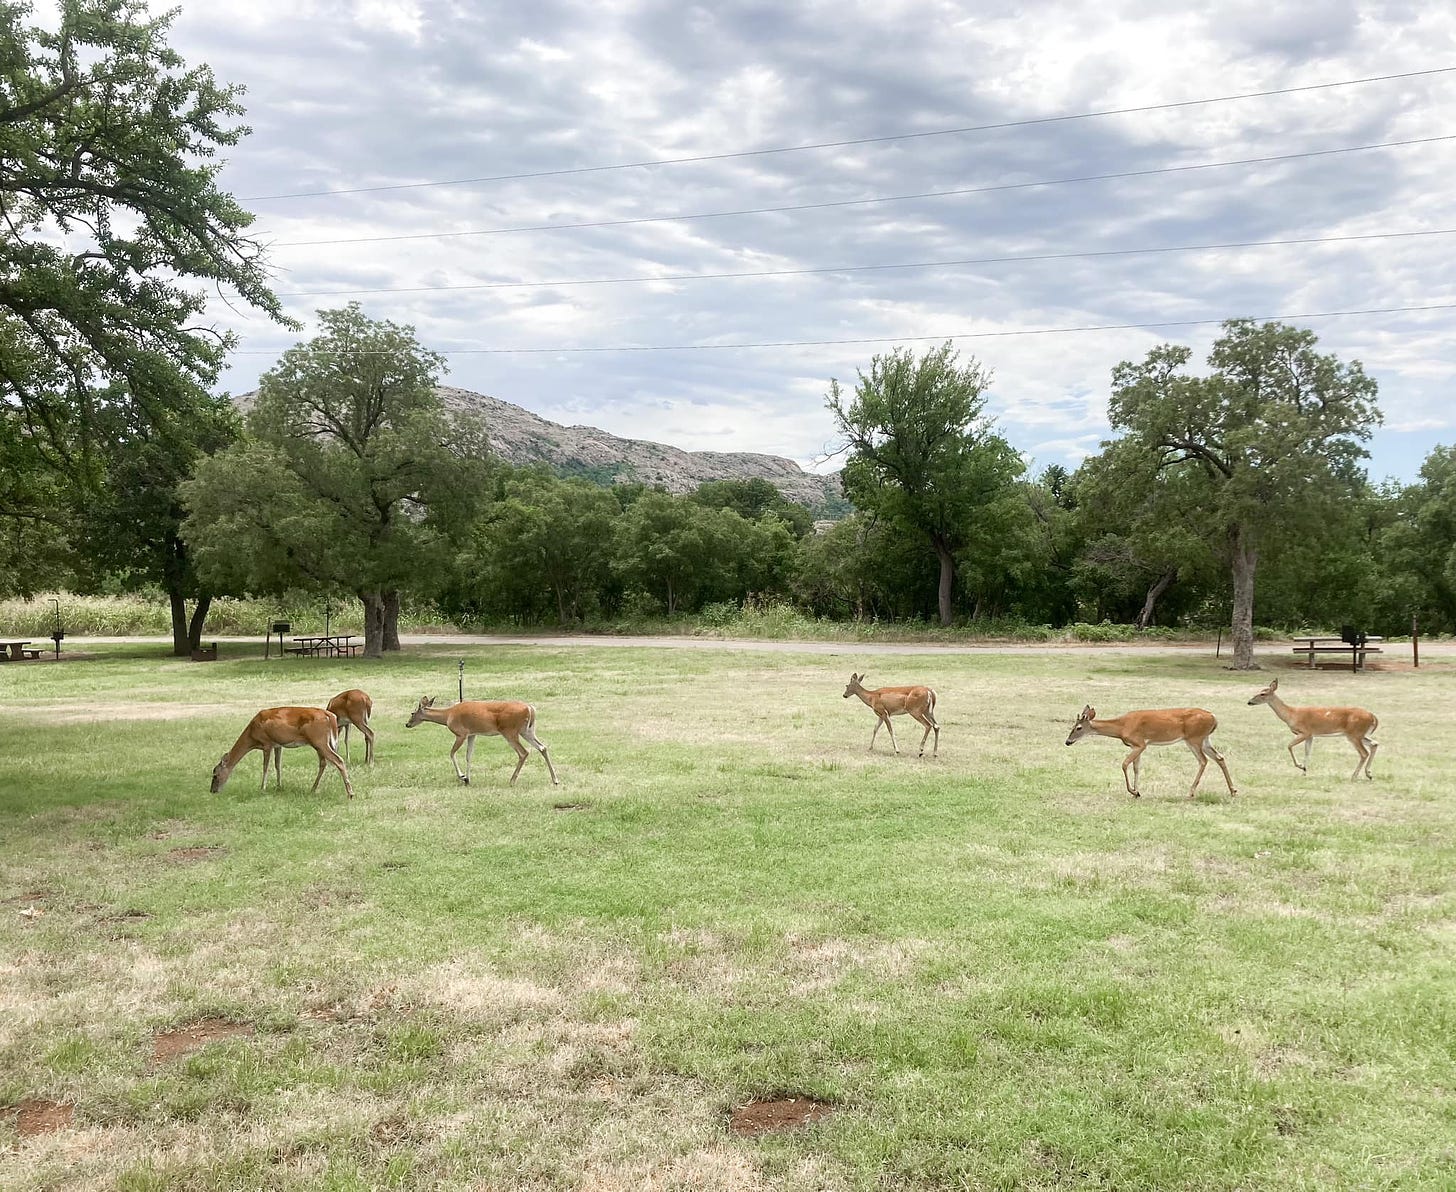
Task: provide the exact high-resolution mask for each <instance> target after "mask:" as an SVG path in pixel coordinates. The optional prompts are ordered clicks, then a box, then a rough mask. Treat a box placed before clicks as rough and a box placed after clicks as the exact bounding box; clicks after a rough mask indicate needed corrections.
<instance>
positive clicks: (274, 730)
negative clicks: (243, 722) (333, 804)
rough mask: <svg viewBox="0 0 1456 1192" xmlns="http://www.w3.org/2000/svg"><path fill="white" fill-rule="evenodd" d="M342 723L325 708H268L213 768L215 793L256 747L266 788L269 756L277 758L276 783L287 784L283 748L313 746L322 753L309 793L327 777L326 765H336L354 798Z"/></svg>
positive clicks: (213, 789) (346, 787)
mask: <svg viewBox="0 0 1456 1192" xmlns="http://www.w3.org/2000/svg"><path fill="white" fill-rule="evenodd" d="M338 744H339V722H338V720H337V718H336V717H335V716H334V714H333V713H332V712H326V711H324V710H323V709H322V708H264V709H263V710H262V711H261V712H259V713H258V714H257V715H256V716H254V717H253V719H251V720H250V721H248V727H247V728H245V729H243V732H242V736H240V737H239V738H238V739H237V741H236V742H235V743H234V744H233V747H232V748H231V749H229V750H228V751H227V753H225V754H223V757H222V761H220V762H218V763H217V765H216V766H214V767H213V770H212V793H213V794H217V792H218V791H220V790H222V788H223V787H224V786H225V785H226V784H227V780H228V779H229V778H231V777H232V773H233V767H234V766H236V765H237V764H238V762H240V761H242V759H243V758H244V757H246V756H247V755H248V754H250V753H252V752H253V750H255V749H261V750H262V751H263V786H262V789H263V790H267V789H268V759H269V757H270V756H271V757H272V759H273V773H274V776H275V777H276V779H277V783H276V785H278V786H280V787H281V786H282V785H283V764H282V759H283V751H284V750H285V749H296V748H298V747H299V746H301V745H307V746H309V747H310V748H311V749H312V750H313V751H314V752H315V753H316V754H318V759H319V768H318V775H317V776H316V777H315V778H314V780H313V787H312V788H311V789H310V791H309V793H310V794H312V793H313V791H316V790H318V786H319V783H320V782H321V781H322V780H323V776H324V767H325V766H328V765H332V766H333V767H334V768H335V769H336V770H338V772H339V774H340V775H341V776H342V777H343V779H344V790H345V791H346V792H348V795H349V798H351V799H352V798H353V797H354V787H353V785H352V784H351V783H350V782H349V771H348V769H347V767H345V765H344V759H343V758H341V757H340V756H339V753H338Z"/></svg>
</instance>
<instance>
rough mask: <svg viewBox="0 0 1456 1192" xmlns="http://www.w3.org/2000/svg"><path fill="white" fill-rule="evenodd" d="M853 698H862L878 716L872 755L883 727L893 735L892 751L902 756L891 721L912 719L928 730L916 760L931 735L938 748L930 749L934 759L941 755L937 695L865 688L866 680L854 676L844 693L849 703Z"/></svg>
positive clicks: (925, 690) (922, 689) (915, 689)
mask: <svg viewBox="0 0 1456 1192" xmlns="http://www.w3.org/2000/svg"><path fill="white" fill-rule="evenodd" d="M851 695H857V696H859V698H860V699H862V700H863V701H864V702H865V703H866V704H868V705H869V708H870V711H872V712H873V713H874V714H875V731H874V732H872V733H871V734H870V750H871V752H873V750H874V748H875V738H876V737H877V736H879V735H880V726H881V725H883V726H884V727H885V728H886V729H888V730H889V733H890V748H891V749H893V750H894V751H895V752H896V753H899V752H900V747H899V746H898V745H897V744H895V726H894V725H893V724H891V723H890V717H891V716H911V717H914V718H915V719H916V720H917V721H919V722H920V723H921V724H923V725H924V726H925V733H924V735H923V736H921V738H920V752H919V754H917V755H916V756H918V757H924V756H925V741H926V738H928V737H929V736H930V734H931V733H932V732H933V733H934V734H935V744H934V745H933V746H932V747H931V756H932V757H934V756H938V755H939V753H940V725H939V724H938V723H937V722H936V719H935V692H933V691H932V690H931V689H930V688H929V687H875V688H866V687H865V686H864V676H863V675H856V674H854V673H853V672H851V673H850V676H849V686H847V687H846V688H845V689H844V698H845V699H848V698H849V697H850V696H851Z"/></svg>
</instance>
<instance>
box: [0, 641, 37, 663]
mask: <svg viewBox="0 0 1456 1192" xmlns="http://www.w3.org/2000/svg"><path fill="white" fill-rule="evenodd" d="M39 657H40V651H39V650H32V649H30V643H29V642H28V641H4V640H0V662H7V661H9V662H24V661H25V660H26V659H27V658H39Z"/></svg>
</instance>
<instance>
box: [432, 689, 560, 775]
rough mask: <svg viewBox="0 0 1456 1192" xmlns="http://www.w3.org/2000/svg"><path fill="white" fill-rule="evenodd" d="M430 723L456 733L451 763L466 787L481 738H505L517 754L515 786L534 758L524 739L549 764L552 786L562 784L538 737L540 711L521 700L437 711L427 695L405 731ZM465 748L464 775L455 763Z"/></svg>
mask: <svg viewBox="0 0 1456 1192" xmlns="http://www.w3.org/2000/svg"><path fill="white" fill-rule="evenodd" d="M427 720H428V721H429V722H430V723H431V724H443V725H444V726H445V727H446V728H448V729H449V730H450V731H451V732H452V733H454V734H455V744H454V745H453V746H452V747H451V749H450V764H451V765H452V766H454V767H455V777H456V778H458V779H460V781H461V783H463V784H464V785H465V786H469V785H470V756H471V754H472V753H474V752H475V738H476V737H477V736H481V737H495V736H500V737H504V738H505V739H506V742H507V743H508V744H509V745H510V747H511V748H512V749H514V750H515V751H516V768H515V770H514V771H513V772H512V773H511V781H510V785H511V786H515V784H516V778H517V777H518V776H519V775H520V773H521V767H522V766H524V765H525V764H526V759H527V758H528V757H530V756H531V755H530V753H529V752H527V750H526V748H525V747H524V746H523V745H522V744H521V740H520V739H521V738H522V737H525V738H526V740H527V741H529V742H530V743H531V744H532V745H533V746H534V747H535V749H536V752H537V753H539V754H540V755H541V760H542V761H544V762H545V763H546V769H547V770H549V771H550V772H551V785H552V786H560V785H561V779H559V778H557V777H556V767H555V766H553V765H552V764H551V756H550V754H548V753H547V752H546V743H545V742H544V741H542V740H540V739H539V738H537V736H536V709H535V708H533V707H532V706H531V705H530V704H525V703H521V702H520V701H519V700H482V699H473V700H461V701H460V702H459V703H458V704H451V705H450V706H449V707H448V708H437V707H435V701H434V699H432V698H431V697H430V696H428V695H426V696H422V697H421V698H420V702H419V706H418V707H416V708H415V710H414V712H413V713H412V714H411V716H410V718H409V720H408V721H406V722H405V728H414V727H415V725H417V724H423V723H425V721H427ZM461 745H464V746H465V773H463V774H462V773H461V772H460V763H459V762H457V761H456V760H455V754H456V753H458V752H459V750H460V746H461Z"/></svg>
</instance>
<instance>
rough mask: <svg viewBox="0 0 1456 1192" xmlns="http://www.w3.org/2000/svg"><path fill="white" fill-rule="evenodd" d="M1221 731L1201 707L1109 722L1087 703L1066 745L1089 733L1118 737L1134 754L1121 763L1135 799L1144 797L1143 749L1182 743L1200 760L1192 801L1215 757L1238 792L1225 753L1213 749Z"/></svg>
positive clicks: (1232, 791) (1145, 713)
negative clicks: (1140, 779) (1141, 781)
mask: <svg viewBox="0 0 1456 1192" xmlns="http://www.w3.org/2000/svg"><path fill="white" fill-rule="evenodd" d="M1216 728H1218V721H1217V720H1216V719H1215V718H1214V715H1213V713H1212V712H1206V711H1204V710H1203V709H1202V708H1162V709H1156V710H1148V711H1141V712H1126V713H1124V714H1123V715H1121V716H1117V717H1113V718H1111V719H1108V720H1098V719H1097V709H1095V708H1094V707H1092V705H1091V704H1088V705H1087V706H1086V707H1084V708H1083V709H1082V714H1081V715H1080V716H1078V717H1077V722H1076V723H1075V724H1074V725H1072V731H1071V732H1070V733H1069V734H1068V735H1067V744H1068V745H1075V744H1076V743H1077V742H1078V741H1080V740H1081V739H1082V738H1083V737H1085V736H1087V735H1088V734H1089V733H1096V734H1098V735H1099V736H1103V737H1115V738H1116V739H1117V740H1119V741H1121V742H1122V743H1123V744H1124V745H1128V746H1131V748H1132V752H1131V753H1129V754H1128V755H1127V757H1126V758H1125V759H1124V760H1123V763H1122V781H1123V783H1124V785H1126V787H1127V793H1128V794H1130V795H1131V796H1132V797H1133V798H1134V799H1140V798H1142V792H1141V791H1140V790H1138V785H1139V783H1138V769H1139V767H1140V765H1141V758H1142V756H1143V750H1145V749H1146V748H1147V747H1148V746H1149V745H1176V744H1177V743H1178V742H1179V741H1182V742H1183V743H1184V744H1185V745H1187V746H1188V748H1189V749H1191V750H1192V751H1193V756H1194V757H1196V758H1197V759H1198V773H1197V774H1195V775H1194V776H1193V786H1192V787H1191V788H1190V789H1189V791H1188V797H1189V798H1190V799H1191V798H1193V796H1194V795H1196V794H1197V793H1198V784H1199V783H1200V782H1201V781H1202V780H1203V771H1204V770H1206V769H1208V759H1209V757H1212V758H1213V760H1214V761H1216V762H1217V763H1218V768H1219V769H1220V770H1222V771H1223V777H1224V781H1225V782H1227V783H1228V791H1229V794H1230V795H1236V794H1238V792H1237V791H1236V790H1235V789H1234V780H1233V778H1232V777H1230V775H1229V768H1228V766H1226V765H1225V764H1224V760H1223V754H1221V753H1219V751H1218V750H1217V749H1215V748H1214V747H1213V742H1212V741H1211V740H1210V738H1211V737H1212V736H1213V733H1214V730H1215V729H1216ZM1129 766H1131V767H1132V781H1131V782H1129V781H1128V777H1127V768H1128V767H1129Z"/></svg>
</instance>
